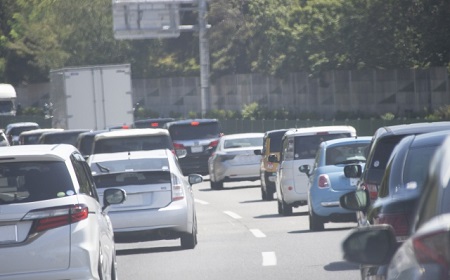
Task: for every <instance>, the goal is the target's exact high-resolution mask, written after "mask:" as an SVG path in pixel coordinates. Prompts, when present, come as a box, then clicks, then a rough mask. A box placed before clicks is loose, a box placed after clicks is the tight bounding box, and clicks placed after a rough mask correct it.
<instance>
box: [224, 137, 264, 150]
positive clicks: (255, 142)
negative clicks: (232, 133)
mask: <svg viewBox="0 0 450 280" xmlns="http://www.w3.org/2000/svg"><path fill="white" fill-rule="evenodd" d="M262 142H263V138H262V137H253V138H241V139H229V140H225V142H224V143H223V146H224V148H225V149H234V148H245V147H258V146H262Z"/></svg>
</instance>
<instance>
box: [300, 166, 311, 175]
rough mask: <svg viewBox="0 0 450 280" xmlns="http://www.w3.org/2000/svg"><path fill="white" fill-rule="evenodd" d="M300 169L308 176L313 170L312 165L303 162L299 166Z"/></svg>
mask: <svg viewBox="0 0 450 280" xmlns="http://www.w3.org/2000/svg"><path fill="white" fill-rule="evenodd" d="M298 171H300V172H301V173H305V174H306V176H308V177H309V175H310V173H309V172H311V167H310V166H309V165H308V164H303V165H300V166H299V168H298Z"/></svg>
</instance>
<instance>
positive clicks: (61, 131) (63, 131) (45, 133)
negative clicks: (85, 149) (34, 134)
mask: <svg viewBox="0 0 450 280" xmlns="http://www.w3.org/2000/svg"><path fill="white" fill-rule="evenodd" d="M86 131H89V130H88V129H64V130H60V131H49V132H44V133H43V134H42V135H53V134H72V133H74V134H76V133H78V134H79V133H82V132H86Z"/></svg>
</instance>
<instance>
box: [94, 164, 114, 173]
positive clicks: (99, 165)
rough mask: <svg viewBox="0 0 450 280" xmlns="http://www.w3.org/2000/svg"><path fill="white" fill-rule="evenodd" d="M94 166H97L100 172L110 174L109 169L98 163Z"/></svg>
mask: <svg viewBox="0 0 450 280" xmlns="http://www.w3.org/2000/svg"><path fill="white" fill-rule="evenodd" d="M95 165H97V167H98V169H100V171H101V172H106V173H109V172H110V170H109V168H107V167H105V166H103V165H101V164H100V163H98V162H96V163H95Z"/></svg>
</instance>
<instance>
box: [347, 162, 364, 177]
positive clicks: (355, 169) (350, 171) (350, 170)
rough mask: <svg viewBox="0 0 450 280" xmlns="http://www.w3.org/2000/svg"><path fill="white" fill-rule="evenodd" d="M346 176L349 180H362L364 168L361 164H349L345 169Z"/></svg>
mask: <svg viewBox="0 0 450 280" xmlns="http://www.w3.org/2000/svg"><path fill="white" fill-rule="evenodd" d="M344 174H345V177H347V178H360V177H361V174H362V167H361V165H359V164H349V165H346V166H345V167H344Z"/></svg>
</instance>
